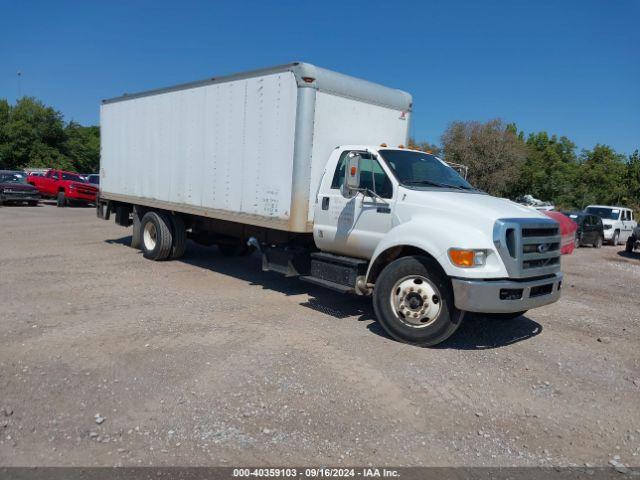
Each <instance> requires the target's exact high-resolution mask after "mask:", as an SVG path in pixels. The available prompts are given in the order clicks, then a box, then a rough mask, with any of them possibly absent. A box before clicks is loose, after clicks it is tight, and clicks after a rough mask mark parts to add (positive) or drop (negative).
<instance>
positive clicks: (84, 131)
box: [63, 121, 100, 173]
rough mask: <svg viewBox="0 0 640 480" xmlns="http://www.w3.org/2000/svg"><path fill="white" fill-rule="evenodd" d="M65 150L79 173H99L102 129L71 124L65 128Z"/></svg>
mask: <svg viewBox="0 0 640 480" xmlns="http://www.w3.org/2000/svg"><path fill="white" fill-rule="evenodd" d="M65 135H66V137H67V138H66V140H65V142H64V146H63V150H64V153H65V155H66V156H67V157H68V158H69V159H71V162H72V163H73V168H74V169H75V170H77V171H78V172H83V173H92V172H97V171H98V168H99V166H100V127H96V126H91V127H83V126H82V125H80V124H79V123H76V122H73V121H72V122H69V124H68V125H67V126H66V128H65Z"/></svg>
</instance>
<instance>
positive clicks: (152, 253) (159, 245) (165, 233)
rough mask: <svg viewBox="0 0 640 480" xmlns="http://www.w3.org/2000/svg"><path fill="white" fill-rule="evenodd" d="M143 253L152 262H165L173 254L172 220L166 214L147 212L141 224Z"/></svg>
mask: <svg viewBox="0 0 640 480" xmlns="http://www.w3.org/2000/svg"><path fill="white" fill-rule="evenodd" d="M140 228H141V230H142V252H143V254H144V256H145V258H148V259H150V260H165V259H166V258H167V257H168V256H169V254H170V253H171V246H172V244H173V237H172V235H171V220H169V217H168V216H167V215H166V214H164V213H159V212H147V213H145V214H144V216H143V217H142V220H141V222H140Z"/></svg>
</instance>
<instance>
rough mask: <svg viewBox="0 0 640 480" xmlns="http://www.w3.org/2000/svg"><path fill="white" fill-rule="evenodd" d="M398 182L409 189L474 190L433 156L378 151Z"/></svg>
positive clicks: (417, 153)
mask: <svg viewBox="0 0 640 480" xmlns="http://www.w3.org/2000/svg"><path fill="white" fill-rule="evenodd" d="M379 152H380V155H382V158H384V160H385V161H386V162H387V164H389V167H390V168H391V170H393V173H394V174H395V175H396V177H397V178H398V181H399V182H400V183H401V184H403V185H405V186H410V187H416V186H418V187H420V186H425V187H440V188H456V189H459V190H476V189H475V188H473V187H472V186H471V185H470V184H469V182H467V181H466V180H465V179H464V178H462V177H461V176H460V175H459V174H458V172H456V171H455V170H454V169H453V168H451V167H450V166H449V165H447V164H446V163H444V162H443V161H442V160H440V159H439V158H438V157H436V156H435V155H432V154H430V153H425V152H417V151H414V150H380V151H379Z"/></svg>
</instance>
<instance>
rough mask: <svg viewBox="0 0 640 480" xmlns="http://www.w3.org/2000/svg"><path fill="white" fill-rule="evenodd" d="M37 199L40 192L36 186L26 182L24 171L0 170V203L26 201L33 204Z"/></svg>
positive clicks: (35, 203)
mask: <svg viewBox="0 0 640 480" xmlns="http://www.w3.org/2000/svg"><path fill="white" fill-rule="evenodd" d="M38 200H40V193H38V189H37V188H35V187H34V186H33V185H29V184H28V183H27V174H26V173H25V172H20V171H13V170H0V205H2V204H4V203H22V202H27V203H28V204H29V205H31V206H35V205H37V204H38Z"/></svg>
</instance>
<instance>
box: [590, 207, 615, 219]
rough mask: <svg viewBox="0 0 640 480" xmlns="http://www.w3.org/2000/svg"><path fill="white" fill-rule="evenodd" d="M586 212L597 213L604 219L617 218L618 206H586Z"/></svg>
mask: <svg viewBox="0 0 640 480" xmlns="http://www.w3.org/2000/svg"><path fill="white" fill-rule="evenodd" d="M586 211H587V213H590V214H592V215H597V216H598V217H600V218H603V219H605V220H618V218H619V217H620V209H619V208H606V207H588V208H587V210H586Z"/></svg>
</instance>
